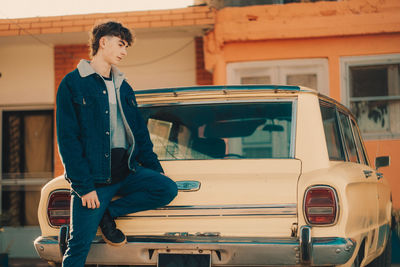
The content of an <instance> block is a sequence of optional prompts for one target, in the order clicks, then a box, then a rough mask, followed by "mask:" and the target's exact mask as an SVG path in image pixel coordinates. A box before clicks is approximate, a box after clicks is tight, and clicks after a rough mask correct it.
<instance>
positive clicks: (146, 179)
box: [62, 166, 178, 267]
mask: <svg viewBox="0 0 400 267" xmlns="http://www.w3.org/2000/svg"><path fill="white" fill-rule="evenodd" d="M96 192H97V196H98V198H99V201H100V208H97V209H88V208H86V207H83V206H82V201H81V199H80V197H79V196H78V195H76V194H75V193H72V195H71V208H72V211H71V229H70V239H69V240H68V249H67V251H66V252H65V255H64V258H63V264H62V266H63V267H80V266H84V264H85V261H86V257H87V255H88V253H89V250H90V245H91V243H92V241H93V239H94V237H95V236H96V232H97V228H98V226H99V223H100V220H101V218H102V217H103V214H104V212H105V210H106V209H107V208H108V209H109V211H110V214H111V216H112V217H113V218H116V217H118V216H122V215H126V214H129V213H133V212H138V211H144V210H150V209H155V208H159V207H162V206H165V205H167V204H168V203H170V202H171V201H172V200H173V199H174V198H175V196H176V195H177V192H178V190H177V187H176V184H175V183H174V181H172V180H171V179H169V178H168V177H166V176H164V175H162V174H160V173H158V172H156V171H153V170H150V169H147V168H144V167H141V166H138V167H137V168H136V172H135V173H132V172H131V173H130V174H129V175H128V176H127V177H126V178H125V179H124V180H123V181H122V182H119V183H117V184H114V185H109V186H104V187H99V188H97V189H96ZM115 195H118V196H121V198H119V199H117V200H114V201H111V199H112V198H113V197H114V196H115Z"/></svg>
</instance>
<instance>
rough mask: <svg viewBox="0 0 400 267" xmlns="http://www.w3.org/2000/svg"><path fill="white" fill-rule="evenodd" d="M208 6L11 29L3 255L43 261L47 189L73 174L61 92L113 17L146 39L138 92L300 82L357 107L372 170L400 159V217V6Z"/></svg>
mask: <svg viewBox="0 0 400 267" xmlns="http://www.w3.org/2000/svg"><path fill="white" fill-rule="evenodd" d="M198 2H199V4H201V5H200V6H193V7H188V8H183V9H174V10H156V11H140V12H122V13H111V14H88V15H74V16H61V17H42V18H27V19H16V20H8V19H3V20H0V113H1V114H0V120H1V124H0V125H1V126H2V130H1V133H0V139H1V142H0V146H1V150H0V151H1V155H0V158H1V172H0V173H1V176H0V189H1V190H0V194H1V198H0V200H1V207H2V208H1V217H0V218H1V221H0V227H1V226H4V229H5V230H4V231H3V232H0V237H1V238H0V251H2V250H5V249H6V248H7V247H10V257H35V256H36V254H35V252H34V250H33V246H31V243H30V241H29V242H26V240H33V238H34V237H35V236H37V235H38V233H39V229H38V227H37V219H36V207H37V204H38V200H39V194H40V187H41V186H42V185H43V184H44V183H45V182H46V181H48V180H49V179H51V178H53V177H55V176H58V175H61V174H62V173H63V166H62V164H61V161H60V159H59V156H58V150H57V144H56V139H55V136H54V109H55V106H54V105H55V101H54V100H55V93H56V90H57V87H58V84H59V83H60V81H61V79H62V78H63V77H64V75H65V74H67V73H68V72H69V71H71V70H73V69H74V68H75V67H76V64H77V63H78V62H79V60H80V59H81V58H85V59H89V57H88V46H87V44H86V43H87V39H88V35H87V32H88V31H89V30H90V29H91V27H92V25H93V24H94V23H95V22H96V21H99V20H107V19H116V20H118V21H121V22H123V23H125V24H126V25H127V26H128V27H132V28H134V29H135V31H136V35H137V43H136V44H135V45H134V46H133V48H131V49H130V50H129V55H128V57H127V58H126V59H125V60H124V62H122V65H121V66H120V68H121V70H122V71H123V72H125V73H126V76H127V77H128V81H129V82H130V83H131V85H133V86H134V87H135V88H136V90H145V89H150V88H159V87H175V86H193V85H208V84H215V85H222V84H295V85H304V86H308V87H311V88H316V89H318V90H319V91H320V92H321V93H323V94H326V95H329V96H331V97H333V98H335V99H336V100H338V101H340V102H342V103H343V104H345V105H346V106H348V107H350V108H351V110H352V111H353V113H354V114H355V115H356V117H357V119H358V121H359V125H360V128H361V130H362V132H363V136H364V139H365V140H366V146H367V150H368V154H369V158H370V161H371V163H372V164H373V162H374V159H375V158H376V157H377V156H382V155H390V156H391V166H390V167H385V168H382V170H381V171H382V172H383V173H384V175H385V177H387V179H388V180H389V183H390V184H391V186H392V191H393V204H394V208H395V209H397V210H399V209H400V179H399V177H398V176H399V175H398V173H399V172H400V15H399V14H400V1H398V0H342V1H318V2H314V1H305V0H301V1H283V0H282V1H280V0H279V1H278V0H277V1H264V2H263V1H236V2H235V1H225V2H224V1H198ZM233 2H235V3H233ZM261 2H262V3H261ZM289 2H290V3H289ZM293 2H298V3H293ZM246 3H247V5H249V4H251V5H250V6H246ZM276 3H280V4H279V5H276ZM207 4H208V5H207ZM260 4H261V5H260Z"/></svg>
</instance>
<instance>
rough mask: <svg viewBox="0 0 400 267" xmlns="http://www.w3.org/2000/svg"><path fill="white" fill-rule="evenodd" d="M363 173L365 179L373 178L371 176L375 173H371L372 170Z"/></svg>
mask: <svg viewBox="0 0 400 267" xmlns="http://www.w3.org/2000/svg"><path fill="white" fill-rule="evenodd" d="M363 172H364V175H365V178H369V177H371V175H372V173H373V171H370V170H363Z"/></svg>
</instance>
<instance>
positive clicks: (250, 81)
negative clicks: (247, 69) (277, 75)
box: [240, 76, 271, 84]
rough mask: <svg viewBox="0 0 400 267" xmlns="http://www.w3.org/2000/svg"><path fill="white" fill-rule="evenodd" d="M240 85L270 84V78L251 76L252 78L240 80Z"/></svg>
mask: <svg viewBox="0 0 400 267" xmlns="http://www.w3.org/2000/svg"><path fill="white" fill-rule="evenodd" d="M240 83H241V84H270V83H271V77H269V76H253V77H242V78H241V79H240Z"/></svg>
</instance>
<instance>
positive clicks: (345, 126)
mask: <svg viewBox="0 0 400 267" xmlns="http://www.w3.org/2000/svg"><path fill="white" fill-rule="evenodd" d="M339 118H340V122H341V125H342V130H343V136H344V140H345V142H344V143H345V147H346V151H347V155H348V157H349V161H351V162H359V161H358V155H357V148H356V142H355V140H354V136H353V131H352V128H351V125H350V120H349V117H348V116H347V115H346V114H344V113H342V112H339Z"/></svg>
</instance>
